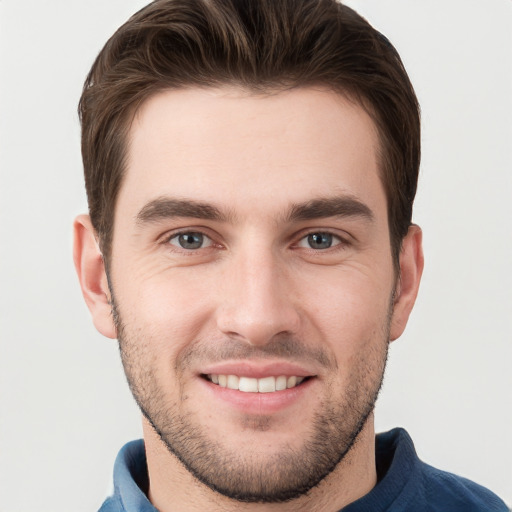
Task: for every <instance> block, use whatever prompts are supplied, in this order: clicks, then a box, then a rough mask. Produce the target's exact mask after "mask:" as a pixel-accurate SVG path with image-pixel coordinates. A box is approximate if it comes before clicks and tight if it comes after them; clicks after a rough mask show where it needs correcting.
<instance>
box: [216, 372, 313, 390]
mask: <svg viewBox="0 0 512 512" xmlns="http://www.w3.org/2000/svg"><path fill="white" fill-rule="evenodd" d="M208 379H209V380H211V381H212V382H213V383H215V384H218V385H219V386H221V387H223V388H229V389H237V390H239V391H244V392H246V393H272V392H274V391H282V390H284V389H288V388H293V387H295V386H297V385H298V384H300V383H301V382H302V381H303V380H304V377H295V376H291V377H286V376H285V375H280V376H279V377H263V378H262V379H253V378H251V377H238V376H237V375H217V374H211V375H208Z"/></svg>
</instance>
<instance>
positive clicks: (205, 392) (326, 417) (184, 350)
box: [110, 88, 396, 501]
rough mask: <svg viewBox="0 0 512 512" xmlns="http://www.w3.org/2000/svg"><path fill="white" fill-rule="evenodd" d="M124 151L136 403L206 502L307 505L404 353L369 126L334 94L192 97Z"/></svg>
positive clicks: (148, 116)
mask: <svg viewBox="0 0 512 512" xmlns="http://www.w3.org/2000/svg"><path fill="white" fill-rule="evenodd" d="M129 142H130V144H129V152H128V162H127V174H126V177H125V180H124V182H123V185H122V187H121V190H120V193H119V197H118V202H117V205H116V216H115V221H114V237H113V245H112V255H111V267H110V282H111V291H112V294H113V299H114V301H115V310H116V314H117V330H118V336H119V341H120V346H121V351H122V357H123V363H124V367H125V371H126V375H127V378H128V380H129V383H130V386H131V388H132V391H133V393H134V396H135V398H136V400H137V402H138V403H139V405H140V407H141V409H142V411H143V413H144V415H145V416H146V418H147V419H148V420H149V422H150V423H151V424H152V425H153V427H154V429H155V430H156V432H158V434H159V435H160V437H161V438H162V440H163V441H164V442H165V443H166V445H167V446H168V448H169V449H170V451H171V452H173V453H174V454H175V455H176V456H177V457H178V458H179V459H180V460H181V461H182V462H183V464H184V465H185V466H186V467H187V469H189V471H191V472H192V473H193V474H194V475H195V476H196V477H197V478H199V479H200V480H201V481H203V482H204V483H206V484H207V485H209V486H210V487H211V488H213V489H216V490H218V491H220V492H222V493H223V494H226V495H228V496H231V497H233V498H236V499H240V500H246V501H279V500H284V499H289V498H292V497H295V496H298V495H300V494H302V493H304V492H306V491H307V490H308V489H309V488H311V487H312V486H314V485H316V484H317V483H318V482H319V481H320V480H321V479H322V478H323V477H325V476H326V475H327V474H329V473H330V472H331V471H332V470H333V468H334V467H335V466H336V465H337V464H338V462H339V461H340V460H341V459H342V458H343V456H344V455H345V453H346V452H347V451H348V450H349V449H350V448H351V446H352V444H353V442H354V439H355V438H356V436H357V435H358V433H359V432H360V430H361V429H362V428H363V426H364V424H365V422H366V420H367V418H368V416H369V415H370V414H371V411H372V409H373V406H374V402H375V399H376V397H377V393H378V390H379V387H380V383H381V380H382V375H383V371H384V366H385V360H386V354H387V347H388V341H389V339H390V336H391V337H394V335H393V333H392V332H391V334H390V325H391V319H392V315H393V295H394V290H395V283H396V276H395V272H394V267H393V262H392V257H391V248H390V240H389V233H388V221H387V210H386V197H385V193H384V190H383V187H382V184H381V181H380V179H379V172H378V158H377V154H378V136H377V133H376V129H375V126H374V123H373V122H372V120H371V119H370V117H369V116H368V115H367V114H366V113H365V111H364V110H363V109H362V108H361V107H359V106H358V105H356V104H355V103H352V102H350V101H348V100H347V99H345V98H344V97H342V96H340V95H337V94H334V93H332V92H327V91H325V90H313V89H298V90H293V91H291V92H282V93H279V94H276V95H268V96H255V95H250V94H248V93H244V92H242V91H240V90H237V89H228V88H224V89H222V88H221V89H203V90H199V89H188V90H180V91H167V92H164V93H160V94H158V95H156V96H154V97H153V98H151V99H150V100H148V101H147V102H146V103H145V104H144V105H143V107H142V108H141V110H140V112H139V113H138V115H137V116H136V118H135V120H134V123H133V126H132V128H131V133H130V140H129ZM226 386H227V387H226ZM258 386H259V388H258ZM237 388H240V389H237ZM283 388H284V389H283ZM258 389H259V390H260V391H259V392H257V390H258Z"/></svg>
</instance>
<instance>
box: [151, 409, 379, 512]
mask: <svg viewBox="0 0 512 512" xmlns="http://www.w3.org/2000/svg"><path fill="white" fill-rule="evenodd" d="M143 430H144V441H145V445H146V456H147V462H148V473H149V481H150V489H149V492H148V498H149V499H150V501H151V503H152V504H153V505H154V506H155V507H156V508H157V509H158V510H159V511H160V512H170V511H172V510H182V511H184V512H195V511H203V510H210V511H212V512H221V511H222V512H231V511H233V512H234V511H243V512H260V511H263V510H265V511H279V512H281V511H282V512H288V511H294V512H302V511H304V512H305V511H308V512H327V511H331V512H332V510H340V509H341V508H343V507H345V506H346V505H348V504H350V503H352V502H354V501H356V500H357V499H359V498H361V497H362V496H364V495H365V494H367V493H368V492H370V491H371V489H372V488H373V487H374V486H375V484H376V483H377V472H376V466H375V430H374V422H373V414H372V415H370V417H369V418H368V421H367V422H366V424H365V426H364V428H363V430H362V431H361V432H360V434H359V436H358V438H357V440H356V442H355V443H354V445H353V446H352V448H351V449H350V451H349V452H348V453H347V455H346V456H345V458H344V459H343V460H342V461H341V462H340V463H339V464H338V465H337V466H336V468H335V470H334V471H333V472H332V473H330V474H329V475H328V476H327V477H326V478H325V479H324V480H322V482H320V484H319V485H317V486H316V487H314V488H313V489H311V490H310V491H309V492H308V493H307V494H306V495H304V496H302V497H300V498H297V499H295V500H292V501H290V502H286V503H276V504H268V503H264V504H260V503H240V502H238V501H236V500H233V499H230V498H227V497H225V496H222V495H221V494H219V493H217V492H215V491H213V490H211V489H210V488H209V487H207V486H206V485H204V484H202V483H201V482H199V481H198V480H197V479H196V478H195V477H194V476H192V474H190V473H189V472H188V470H187V469H185V467H184V466H183V465H182V464H181V463H180V461H179V460H178V459H177V458H176V457H175V456H174V455H173V454H171V453H170V452H169V451H168V449H167V447H166V446H165V445H164V443H163V442H162V440H161V439H160V437H159V436H158V434H157V433H156V432H155V431H154V430H153V428H152V427H151V426H150V425H149V424H148V423H147V421H146V420H145V419H144V420H143Z"/></svg>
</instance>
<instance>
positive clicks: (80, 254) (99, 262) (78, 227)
mask: <svg viewBox="0 0 512 512" xmlns="http://www.w3.org/2000/svg"><path fill="white" fill-rule="evenodd" d="M73 232H74V233H73V234H74V240H73V260H74V262H75V268H76V272H77V274H78V280H79V281H80V286H81V288H82V294H83V296H84V299H85V302H86V304H87V307H88V308H89V311H90V312H91V315H92V320H93V322H94V325H95V327H96V329H98V331H99V332H100V333H101V334H103V335H104V336H107V337H108V338H113V339H114V338H117V333H116V328H115V325H114V321H113V318H112V307H111V305H110V291H109V288H108V282H107V274H106V272H105V265H104V262H103V256H102V254H101V251H100V248H99V245H98V241H97V235H96V231H95V229H94V228H93V226H92V223H91V219H90V218H89V215H79V216H78V217H77V218H76V219H75V222H74V224H73Z"/></svg>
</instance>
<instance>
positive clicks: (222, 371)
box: [200, 361, 315, 379]
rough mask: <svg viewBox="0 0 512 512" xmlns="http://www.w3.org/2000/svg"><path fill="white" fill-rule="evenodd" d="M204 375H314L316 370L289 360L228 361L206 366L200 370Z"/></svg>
mask: <svg viewBox="0 0 512 512" xmlns="http://www.w3.org/2000/svg"><path fill="white" fill-rule="evenodd" d="M200 373H201V374H203V375H238V376H239V377H241V376H243V377H252V378H255V379H262V378H264V377H278V376H281V375H285V376H287V377H291V376H296V377H312V376H314V375H315V372H314V371H311V370H310V369H308V368H306V367H305V366H302V365H300V364H297V363H292V362H288V361H272V362H269V361H260V362H256V361H226V362H222V363H215V364H212V365H210V366H206V367H204V368H202V369H201V371H200Z"/></svg>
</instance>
